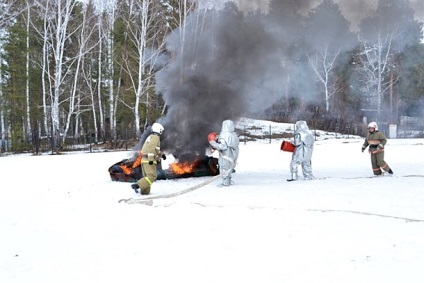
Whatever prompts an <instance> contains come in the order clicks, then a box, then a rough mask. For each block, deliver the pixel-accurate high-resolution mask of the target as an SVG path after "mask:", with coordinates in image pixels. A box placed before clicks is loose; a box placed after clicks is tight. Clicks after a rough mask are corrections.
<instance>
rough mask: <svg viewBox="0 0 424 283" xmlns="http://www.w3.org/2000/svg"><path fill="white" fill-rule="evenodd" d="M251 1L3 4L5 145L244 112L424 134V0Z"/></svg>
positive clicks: (20, 146)
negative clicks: (422, 0) (390, 127)
mask: <svg viewBox="0 0 424 283" xmlns="http://www.w3.org/2000/svg"><path fill="white" fill-rule="evenodd" d="M244 2H246V1H238V2H237V1H236V2H233V1H226V0H193V1H189V0H116V1H115V0H85V1H76V0H25V1H24V0H0V66H1V68H0V134H1V137H0V147H1V152H11V151H13V152H16V151H23V150H34V148H35V147H37V145H39V143H40V141H41V140H43V139H44V140H48V141H49V143H50V145H51V150H52V151H53V152H55V151H59V150H61V149H63V147H64V145H65V144H66V143H67V142H73V143H75V142H77V143H85V142H87V139H89V142H93V143H100V142H101V143H106V142H109V143H110V144H111V145H115V146H116V144H117V143H116V141H118V140H120V139H122V138H124V137H125V138H133V139H135V140H137V139H138V138H139V137H140V135H141V134H142V133H143V131H144V129H146V127H148V126H149V125H151V124H152V123H153V122H155V121H160V122H162V123H163V124H164V126H165V129H166V132H167V133H169V136H168V140H169V141H172V143H173V146H178V144H175V143H180V144H190V143H194V142H193V141H192V140H193V136H194V133H195V134H196V135H198V136H200V137H201V138H204V137H206V136H207V133H208V132H209V131H211V130H216V131H218V130H219V129H220V123H221V122H222V120H223V119H237V118H240V117H250V118H258V119H267V120H272V121H278V122H289V123H290V122H294V121H296V120H299V119H302V120H306V121H308V123H309V125H311V126H312V127H313V128H315V129H317V128H318V129H322V130H328V131H338V132H342V133H349V134H356V135H361V134H363V133H364V131H363V130H364V127H366V124H367V122H370V121H371V120H376V121H377V122H378V123H379V124H380V125H381V128H382V129H384V128H385V127H388V125H392V124H395V125H398V128H402V127H413V128H415V129H418V130H420V131H418V134H416V137H422V136H423V133H424V122H423V120H424V119H422V118H423V116H424V111H423V109H424V76H423V73H424V45H423V44H422V39H423V22H422V17H423V15H424V3H420V1H407V0H373V1H359V0H358V1H349V0H338V1H337V0H335V1H332V0H323V1H318V0H296V1H293V0H270V1H265V0H257V1H248V3H249V5H251V6H247V5H246V3H244ZM252 3H253V4H252ZM254 4H256V5H254ZM364 11H367V12H364ZM170 143H171V142H170ZM170 143H166V141H165V147H166V146H167V144H170ZM197 144H199V143H197ZM169 146H171V145H168V147H169Z"/></svg>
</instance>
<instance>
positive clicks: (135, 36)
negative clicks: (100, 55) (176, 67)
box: [123, 0, 165, 136]
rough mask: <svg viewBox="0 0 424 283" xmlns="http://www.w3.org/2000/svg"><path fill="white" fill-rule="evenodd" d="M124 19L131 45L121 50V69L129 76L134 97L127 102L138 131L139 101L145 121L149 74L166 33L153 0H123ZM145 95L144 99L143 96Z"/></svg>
mask: <svg viewBox="0 0 424 283" xmlns="http://www.w3.org/2000/svg"><path fill="white" fill-rule="evenodd" d="M126 4H127V5H126V13H125V14H124V15H125V16H124V21H125V22H126V28H127V32H128V40H129V41H130V42H131V45H132V46H133V47H134V48H133V51H132V50H131V48H129V49H128V50H127V52H126V53H125V54H124V57H123V58H124V59H123V69H124V70H125V71H126V72H127V75H128V76H129V79H130V85H131V90H132V91H133V92H134V95H135V101H134V103H133V104H132V105H128V104H127V105H128V106H129V107H130V109H131V110H132V111H133V113H134V121H135V131H136V133H137V136H139V135H140V134H141V129H140V126H141V114H140V112H139V110H140V104H141V103H144V104H145V109H146V110H145V113H144V117H145V124H146V123H147V119H148V114H149V107H150V105H149V99H150V92H152V89H153V85H152V83H153V81H152V80H151V76H153V75H154V70H155V67H156V60H157V59H158V57H160V56H161V54H162V53H163V50H164V47H165V35H164V34H163V29H162V28H160V25H162V24H163V20H164V18H163V17H161V15H162V13H161V11H162V9H163V6H162V5H161V3H160V2H158V1H154V0H142V1H139V0H128V1H127V2H126ZM143 97H144V100H142V98H143Z"/></svg>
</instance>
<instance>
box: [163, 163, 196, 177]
mask: <svg viewBox="0 0 424 283" xmlns="http://www.w3.org/2000/svg"><path fill="white" fill-rule="evenodd" d="M195 165H196V163H195V162H193V163H189V162H187V161H186V162H184V163H171V164H170V165H169V167H170V168H171V170H172V171H173V172H174V173H176V174H179V175H182V174H186V173H192V172H193V171H194V167H195Z"/></svg>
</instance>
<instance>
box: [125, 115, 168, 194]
mask: <svg viewBox="0 0 424 283" xmlns="http://www.w3.org/2000/svg"><path fill="white" fill-rule="evenodd" d="M150 131H151V133H150V135H149V136H148V137H147V138H146V140H145V142H144V144H143V147H142V148H141V153H142V158H141V172H142V175H143V177H142V178H141V179H140V180H138V181H137V183H134V184H132V185H131V187H132V188H133V189H134V191H135V192H137V193H138V189H140V193H141V194H142V195H148V194H150V188H151V186H152V184H153V182H155V181H156V179H157V169H156V165H157V163H158V161H159V160H160V158H163V159H164V160H165V159H166V155H165V154H162V152H161V151H160V135H161V134H162V133H163V131H164V128H163V126H162V125H161V124H160V123H153V125H152V127H151V130H150Z"/></svg>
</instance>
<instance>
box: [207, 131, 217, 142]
mask: <svg viewBox="0 0 424 283" xmlns="http://www.w3.org/2000/svg"><path fill="white" fill-rule="evenodd" d="M217 137H218V134H217V133H215V132H211V133H209V135H208V142H210V141H216V139H217Z"/></svg>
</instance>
